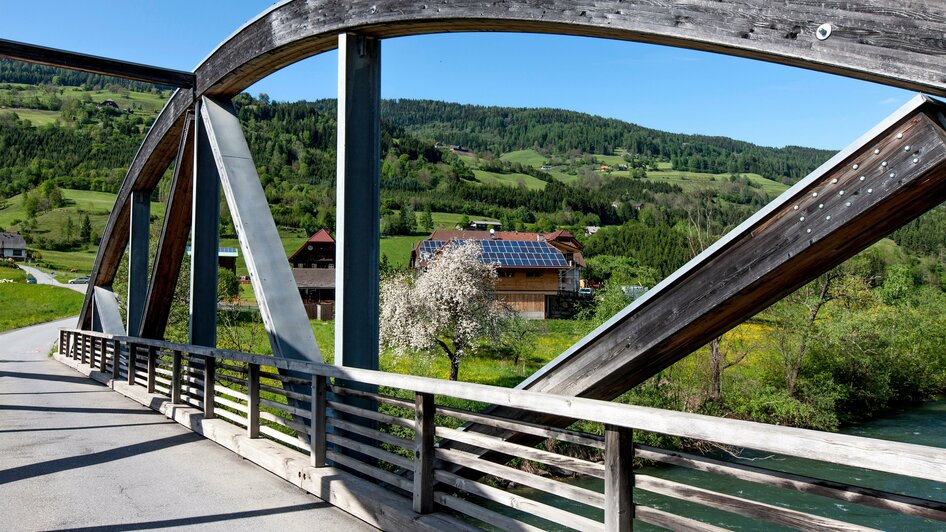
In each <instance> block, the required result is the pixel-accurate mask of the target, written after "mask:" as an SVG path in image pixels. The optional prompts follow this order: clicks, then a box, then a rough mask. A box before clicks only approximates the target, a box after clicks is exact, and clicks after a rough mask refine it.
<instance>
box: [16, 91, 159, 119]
mask: <svg viewBox="0 0 946 532" xmlns="http://www.w3.org/2000/svg"><path fill="white" fill-rule="evenodd" d="M53 94H55V96H56V97H58V98H59V99H60V100H62V101H66V100H69V99H73V100H82V99H84V98H86V97H88V98H90V99H91V101H92V102H94V103H101V102H103V101H105V100H113V101H114V102H115V103H117V104H118V105H119V107H120V108H121V109H122V110H123V111H127V110H131V113H132V115H134V116H140V117H142V118H143V119H145V120H146V121H147V120H148V119H151V118H153V117H154V116H156V115H157V113H158V112H159V111H160V110H161V108H162V107H164V104H165V102H167V100H168V98H169V97H170V92H169V91H164V93H162V94H154V93H150V92H133V91H127V90H119V91H117V92H116V91H111V90H106V89H103V90H99V91H87V90H82V89H81V88H80V87H52V88H50V87H38V86H35V85H24V84H19V83H4V84H2V85H0V97H2V98H3V99H7V98H10V99H11V100H13V102H14V103H15V102H17V101H19V102H20V105H19V106H11V107H8V108H0V112H4V111H13V112H15V113H16V114H17V115H18V116H19V117H20V118H22V119H28V120H30V121H31V122H33V124H34V125H45V124H48V123H52V122H55V121H56V120H57V119H59V118H60V116H61V113H60V112H59V111H44V110H36V109H27V108H26V107H32V106H33V105H31V104H30V103H29V102H30V101H38V102H42V103H44V104H45V103H49V101H50V99H51V97H52V95H53Z"/></svg>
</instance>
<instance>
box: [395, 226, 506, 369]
mask: <svg viewBox="0 0 946 532" xmlns="http://www.w3.org/2000/svg"><path fill="white" fill-rule="evenodd" d="M481 254H482V248H481V247H480V245H479V244H478V243H476V242H463V243H457V242H452V243H450V244H447V245H445V246H444V247H443V248H441V250H440V251H439V252H438V254H437V255H436V256H435V257H433V260H431V261H430V262H428V263H427V268H426V270H424V271H423V272H421V273H420V274H419V275H418V276H417V277H416V278H412V277H411V276H410V275H406V274H405V275H402V276H399V277H395V278H391V279H389V280H387V281H386V282H385V283H384V284H383V285H382V287H381V343H382V345H384V346H387V347H391V348H393V349H394V350H395V351H396V352H399V353H404V352H406V351H408V350H412V349H413V350H420V351H428V352H431V351H443V352H444V353H445V354H446V355H447V356H448V357H449V358H450V362H451V371H450V378H451V379H452V380H456V377H457V373H458V372H459V366H460V360H461V359H462V358H463V357H464V356H466V355H468V354H469V351H470V349H471V348H472V347H473V345H474V343H475V342H476V341H477V340H479V339H484V338H485V339H496V338H497V336H498V333H499V327H500V324H501V322H502V320H503V319H504V318H505V317H506V313H507V311H506V309H505V307H504V306H503V305H502V304H501V303H499V302H498V301H497V300H496V292H495V285H496V277H497V276H496V264H491V263H484V262H482V261H481V260H480V256H481Z"/></svg>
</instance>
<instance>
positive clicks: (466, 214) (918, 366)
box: [0, 60, 946, 430]
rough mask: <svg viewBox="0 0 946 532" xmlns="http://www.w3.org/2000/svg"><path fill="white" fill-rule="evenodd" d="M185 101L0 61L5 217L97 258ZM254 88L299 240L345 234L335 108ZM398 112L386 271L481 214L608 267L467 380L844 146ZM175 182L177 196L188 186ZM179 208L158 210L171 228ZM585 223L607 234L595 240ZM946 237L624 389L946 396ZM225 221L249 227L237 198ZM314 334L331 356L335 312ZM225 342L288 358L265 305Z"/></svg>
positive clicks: (829, 282)
mask: <svg viewBox="0 0 946 532" xmlns="http://www.w3.org/2000/svg"><path fill="white" fill-rule="evenodd" d="M167 95H168V91H167V90H165V89H163V88H160V87H151V86H147V85H143V84H138V83H131V82H125V81H117V80H110V79H106V78H100V77H91V76H86V75H84V74H75V75H72V74H71V73H70V75H69V76H64V75H63V71H59V70H56V69H50V68H47V67H39V66H32V65H30V66H26V65H22V64H19V63H14V62H9V61H2V60H0V198H3V199H2V200H0V225H2V226H3V227H4V228H5V229H13V230H19V231H21V232H22V233H23V234H24V235H25V236H26V237H27V238H28V239H29V241H30V246H31V248H32V249H33V250H34V251H36V252H38V254H39V256H40V257H41V258H42V261H44V262H45V264H44V266H46V267H47V268H48V269H56V270H58V271H63V270H69V269H72V270H76V271H77V272H78V273H81V272H87V271H88V270H89V268H90V266H91V261H92V258H93V257H94V251H95V247H96V245H97V239H98V235H100V234H101V231H102V228H103V226H104V223H105V220H106V218H107V213H108V210H109V209H110V207H111V203H110V202H112V201H114V192H115V191H117V189H118V187H119V186H120V182H121V179H122V176H123V174H124V169H125V167H126V165H127V164H128V162H129V161H130V160H131V158H132V156H133V154H134V151H135V149H136V148H137V146H138V144H139V143H140V141H141V139H142V137H143V134H144V132H145V131H146V128H147V126H148V125H149V124H150V123H151V121H152V120H153V118H154V116H155V115H156V113H157V110H158V109H160V106H161V104H162V102H163V99H164V98H166V97H167ZM105 100H112V101H114V102H116V104H117V106H118V109H115V108H114V107H112V106H108V105H106V106H103V102H104V101H105ZM234 103H235V105H236V108H237V111H238V114H239V117H240V119H241V121H242V122H243V124H244V126H245V131H246V135H247V140H248V142H249V145H250V149H251V151H252V152H253V155H254V159H255V161H256V163H257V166H258V169H259V174H260V178H261V180H262V184H263V187H264V190H265V193H266V196H267V198H268V200H269V202H270V204H271V208H272V212H273V216H274V218H275V219H276V222H277V224H278V226H279V229H280V232H281V236H282V238H283V242H284V245H285V247H286V248H287V249H288V250H291V249H294V248H295V247H297V246H298V245H299V244H301V242H302V241H303V240H304V238H305V236H306V235H308V234H311V233H313V232H314V231H315V230H317V229H318V228H321V227H325V228H328V229H329V230H332V229H333V228H334V225H335V206H334V197H335V190H334V186H335V175H334V172H335V153H334V150H335V142H336V140H335V116H334V113H335V108H334V106H335V102H334V101H333V100H322V101H317V102H296V103H280V102H273V101H271V100H270V99H269V98H268V97H266V96H265V95H260V96H259V97H256V98H254V97H251V96H249V95H246V94H242V95H240V96H238V97H237V98H236V99H235V102H234ZM382 112H383V127H382V169H381V176H382V220H381V221H380V223H381V224H382V231H383V233H384V235H385V236H384V238H383V240H382V251H383V252H384V256H383V258H382V260H383V264H382V268H383V270H384V271H385V272H386V273H390V272H391V271H396V270H399V269H402V268H403V267H404V265H405V263H406V260H407V257H406V255H407V250H408V249H409V245H410V244H411V243H413V242H416V241H417V240H419V239H421V238H424V236H425V235H426V234H428V232H429V231H430V230H432V229H434V228H437V227H452V226H453V225H457V224H462V223H463V222H464V221H467V220H469V219H481V218H482V219H493V220H498V221H501V222H502V224H503V226H504V228H507V229H518V230H534V231H551V230H554V229H558V228H564V229H569V230H571V231H572V232H573V233H574V234H576V235H577V236H578V237H579V238H580V239H581V240H582V241H583V243H584V244H585V251H586V255H587V258H588V269H587V272H586V273H587V276H588V277H589V278H590V279H592V280H594V281H595V282H598V283H601V286H602V289H600V290H599V291H598V293H597V298H596V302H597V305H596V307H595V308H589V309H587V310H586V311H585V312H584V313H583V314H581V315H580V316H578V317H577V318H576V319H573V320H550V321H545V322H534V323H532V324H530V325H529V326H528V327H526V329H528V330H527V331H526V333H525V334H522V335H506V337H505V340H504V341H502V342H495V343H490V344H489V345H485V344H481V345H478V346H476V347H475V348H474V349H473V354H472V355H470V356H468V357H467V359H466V360H465V361H464V363H463V368H462V370H460V371H459V378H460V379H462V380H470V381H477V382H484V383H489V384H498V385H503V386H513V385H515V384H517V383H518V382H520V381H521V380H522V379H524V378H525V377H526V376H528V375H529V374H530V373H532V372H533V371H535V370H536V369H538V368H539V367H541V366H542V365H544V364H545V363H546V362H548V361H549V360H551V359H552V358H554V356H556V355H558V354H559V353H560V352H561V351H563V350H564V349H565V348H567V347H568V346H570V345H571V344H573V343H574V342H575V341H577V340H578V339H579V338H581V337H582V336H583V335H584V334H586V333H587V332H589V331H590V330H591V329H592V328H593V327H594V326H595V325H596V324H597V323H601V322H603V321H604V320H605V319H607V318H608V317H609V316H611V315H612V314H613V313H614V312H616V311H617V310H619V309H620V308H623V307H624V306H625V305H626V304H627V303H628V300H627V298H626V297H625V295H624V292H623V290H622V289H621V287H622V286H627V285H638V284H639V285H645V286H653V285H654V284H655V283H656V282H657V281H659V280H660V279H661V278H663V277H665V276H666V275H668V274H669V273H670V272H672V271H673V270H675V269H676V268H678V267H680V266H681V265H682V264H683V263H684V262H685V261H686V260H688V259H689V258H690V257H691V256H693V255H694V254H695V253H697V252H698V251H699V250H700V249H702V248H703V247H705V246H706V245H708V243H710V242H712V241H713V240H714V239H715V238H717V237H718V236H719V235H722V234H724V233H725V232H726V231H727V230H728V229H730V228H732V227H734V226H735V225H736V224H738V223H739V222H740V221H741V220H743V219H745V218H746V217H747V216H749V215H750V214H751V213H752V212H754V211H755V210H757V209H758V208H759V207H760V206H762V205H764V204H765V203H767V202H768V201H770V200H771V199H772V198H773V197H774V196H775V195H777V194H778V193H780V192H782V191H784V190H785V189H786V188H787V187H788V186H789V185H791V184H792V183H794V182H795V181H797V180H798V179H799V178H801V177H803V176H804V175H806V174H807V173H808V172H810V171H811V170H813V169H814V168H815V167H816V166H817V165H818V164H820V163H821V162H823V161H824V160H826V159H827V158H828V157H829V156H830V155H831V154H832V153H831V152H827V151H824V150H813V149H808V148H801V147H786V148H778V149H776V148H767V147H760V146H755V145H752V144H749V143H745V142H740V141H735V140H732V139H725V138H718V137H706V136H698V135H679V134H673V133H666V132H661V131H656V130H651V129H647V128H642V127H639V126H636V125H633V124H629V123H626V122H622V121H618V120H610V119H604V118H600V117H593V116H589V115H584V114H580V113H574V112H571V111H562V110H554V109H512V108H499V107H479V106H470V105H459V104H451V103H445V102H434V101H419V100H396V101H385V102H383V105H382ZM169 175H170V173H169V174H168V176H167V177H166V178H165V179H164V180H163V181H162V182H161V184H160V185H159V187H158V189H157V190H156V191H155V195H154V198H153V199H154V200H155V201H163V200H165V199H166V194H167V187H168V177H169ZM162 210H163V209H161V208H160V207H155V208H154V211H153V212H155V216H154V229H155V230H157V229H158V227H159V226H160V224H161V222H162V220H161V216H162V215H163V212H162ZM70 220H71V222H72V223H71V227H72V230H69V227H70V223H69V221H70ZM585 226H602V228H601V230H600V231H598V232H597V233H596V234H594V235H593V236H585V235H584V232H583V228H584V227H585ZM943 234H946V211H944V209H943V208H937V209H935V210H934V211H932V212H930V213H929V214H927V215H925V216H923V217H922V218H920V219H919V220H918V221H916V222H913V223H912V224H910V225H908V226H907V227H905V228H903V229H901V230H898V231H896V232H894V233H893V234H892V235H890V237H889V238H888V239H886V240H884V241H882V242H880V243H878V244H877V245H875V246H873V247H872V248H870V249H869V250H867V251H865V252H864V253H862V254H861V255H859V256H858V257H856V258H854V259H852V260H850V261H848V263H846V264H844V265H843V266H841V267H839V268H837V269H835V270H834V271H832V272H830V273H829V274H826V275H825V276H823V277H822V278H820V279H818V280H816V281H814V282H813V283H811V284H810V285H808V286H806V287H804V288H803V289H801V290H799V291H798V292H796V293H795V294H793V295H791V296H789V297H788V298H786V299H785V300H784V301H782V302H780V303H778V304H776V305H774V306H773V307H771V308H769V309H767V310H766V311H764V312H762V313H761V314H759V315H758V316H756V317H754V318H753V319H751V320H749V321H748V322H747V323H745V324H743V325H740V326H739V327H737V328H736V329H734V330H733V331H730V332H729V333H727V334H725V335H723V336H721V337H720V338H717V339H715V340H714V341H713V342H711V343H710V344H709V345H708V346H706V347H705V348H703V349H701V350H699V351H698V352H696V353H694V354H693V355H691V356H690V357H688V358H686V359H684V360H683V361H681V362H679V363H677V364H675V365H674V366H672V367H671V368H669V369H667V370H665V371H664V372H662V373H661V374H660V375H658V376H656V377H654V378H653V379H650V380H649V381H647V382H646V383H644V384H643V385H641V386H639V387H637V388H636V389H635V390H633V391H631V392H629V393H628V394H626V395H625V396H623V397H621V398H620V399H619V400H620V401H627V402H634V403H637V404H644V405H650V406H656V407H661V408H673V409H680V410H688V411H694V412H701V413H708V414H714V415H725V416H730V417H739V418H744V419H754V420H759V421H765V422H769V423H780V424H786V425H795V426H802V427H810V428H817V429H825V430H834V429H836V428H837V427H838V426H839V425H840V424H842V423H848V422H853V421H856V420H859V419H863V418H865V417H869V416H872V415H875V414H877V413H879V412H882V411H883V410H884V409H886V408H888V407H889V406H891V405H894V404H897V403H899V402H905V401H918V400H923V399H925V398H928V397H930V396H932V395H935V394H937V393H943V392H944V391H946V355H944V353H946V332H944V330H943V324H944V323H946V315H944V312H946V310H944V309H946V305H944V303H946V300H944V298H946V295H944V287H946V276H944V269H943V263H944V260H946V259H944V258H946V249H944V247H946V246H944V240H943V237H942V235H943ZM221 236H222V242H224V243H225V244H224V245H227V244H232V243H234V242H235V241H234V239H235V231H234V228H233V225H232V222H231V221H230V217H229V214H228V213H227V210H226V207H225V206H224V207H223V208H222V220H221ZM244 271H245V265H243V264H242V261H241V262H240V263H239V264H238V273H243V272H244ZM78 273H76V274H73V275H77V274H78ZM228 282H230V281H228ZM116 286H120V283H118V284H116ZM243 290H244V292H243V294H242V296H243V297H246V298H252V293H246V292H245V288H244V289H243ZM224 292H226V291H224ZM226 293H228V294H229V295H232V294H230V293H229V292H226ZM179 295H180V297H179V298H178V299H176V301H175V317H174V319H173V321H172V326H171V328H170V330H169V333H168V335H169V339H175V340H183V339H184V337H183V335H184V334H185V333H186V308H187V307H186V293H182V294H179ZM313 329H314V330H315V332H316V336H317V339H318V341H319V345H320V347H321V349H322V353H323V355H324V356H325V357H326V358H327V359H328V360H331V359H332V347H333V345H334V338H333V329H332V323H331V322H313ZM517 338H518V340H517ZM220 343H221V345H222V346H224V347H229V348H234V349H241V350H247V351H255V352H264V353H265V352H268V351H269V346H268V342H267V341H266V339H265V335H264V334H263V332H262V325H261V324H260V323H259V322H258V318H255V317H252V316H251V315H247V314H245V313H239V312H235V311H234V312H222V313H221V333H220ZM450 366H451V365H450V361H449V360H448V359H447V358H446V357H443V356H434V355H431V354H425V353H422V352H412V354H411V355H407V356H406V355H397V354H396V353H395V352H394V351H393V350H392V351H385V352H384V353H383V355H382V369H385V370H389V371H399V372H410V373H415V374H421V375H429V376H435V377H441V378H444V377H446V376H448V375H449V374H450V370H451V367H450Z"/></svg>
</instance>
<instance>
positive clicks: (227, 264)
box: [186, 246, 240, 274]
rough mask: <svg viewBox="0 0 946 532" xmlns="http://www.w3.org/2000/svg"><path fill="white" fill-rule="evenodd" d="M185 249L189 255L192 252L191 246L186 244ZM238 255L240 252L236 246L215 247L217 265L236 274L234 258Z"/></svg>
mask: <svg viewBox="0 0 946 532" xmlns="http://www.w3.org/2000/svg"><path fill="white" fill-rule="evenodd" d="M186 251H187V255H188V256H190V255H191V253H192V250H191V247H190V246H187V248H186ZM239 256H240V252H239V250H237V248H217V266H218V267H220V268H223V269H224V270H230V271H231V272H233V273H234V274H236V260H237V257H239Z"/></svg>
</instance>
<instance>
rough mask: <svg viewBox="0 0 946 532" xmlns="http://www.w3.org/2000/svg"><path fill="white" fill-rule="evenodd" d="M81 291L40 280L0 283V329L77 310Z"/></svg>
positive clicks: (44, 320) (40, 320) (41, 320)
mask: <svg viewBox="0 0 946 532" xmlns="http://www.w3.org/2000/svg"><path fill="white" fill-rule="evenodd" d="M83 297H84V296H83V295H82V294H80V293H78V292H73V291H72V290H69V289H66V288H59V287H56V286H49V285H42V284H26V283H24V282H20V283H0V308H3V309H4V310H3V312H0V331H9V330H10V329H18V328H20V327H27V326H29V325H35V324H37V323H44V322H47V321H52V320H55V319H59V318H65V317H67V316H72V315H75V314H78V313H79V309H80V308H81V307H82V299H83Z"/></svg>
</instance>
